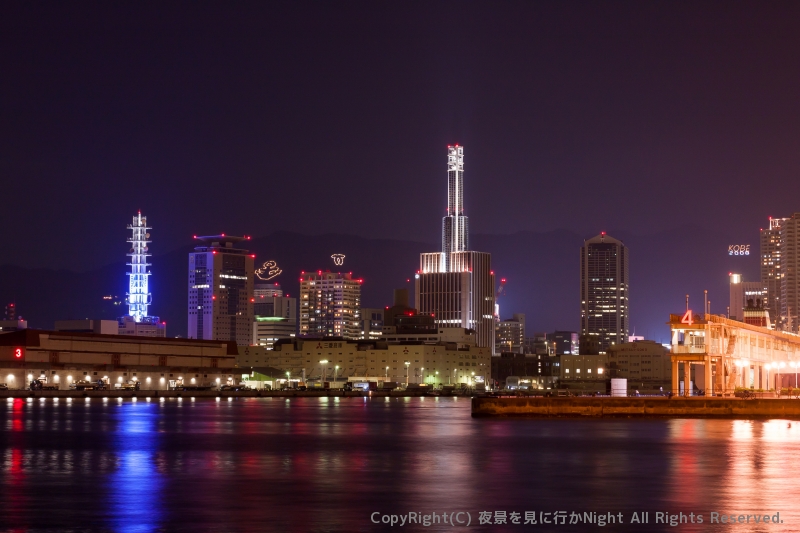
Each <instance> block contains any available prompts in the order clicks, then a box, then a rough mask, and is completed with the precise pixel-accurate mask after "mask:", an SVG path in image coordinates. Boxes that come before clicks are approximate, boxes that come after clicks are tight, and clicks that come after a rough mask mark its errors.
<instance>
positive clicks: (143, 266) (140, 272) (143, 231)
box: [127, 211, 152, 322]
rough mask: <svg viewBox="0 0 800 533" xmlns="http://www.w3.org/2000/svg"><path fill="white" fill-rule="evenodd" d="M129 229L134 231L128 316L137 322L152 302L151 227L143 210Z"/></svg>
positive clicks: (129, 273) (129, 254)
mask: <svg viewBox="0 0 800 533" xmlns="http://www.w3.org/2000/svg"><path fill="white" fill-rule="evenodd" d="M128 229H129V230H131V231H132V232H133V234H132V235H131V237H130V238H129V239H128V242H129V243H131V251H130V252H128V257H130V263H128V266H129V267H131V271H130V272H128V276H129V277H128V298H127V302H128V316H132V317H133V319H134V320H135V321H136V322H141V321H142V317H146V316H147V306H148V305H150V303H151V302H152V296H151V294H150V292H149V290H148V283H147V282H148V278H149V277H150V271H149V270H148V269H147V268H148V267H149V266H150V263H148V262H147V258H148V257H150V254H149V253H147V252H148V250H149V249H148V248H147V245H148V243H149V242H150V241H148V240H147V239H149V238H150V234H149V233H147V230H149V229H151V228H150V226H148V225H147V217H143V216H142V212H141V211H139V214H138V215H136V216H134V217H133V224H128Z"/></svg>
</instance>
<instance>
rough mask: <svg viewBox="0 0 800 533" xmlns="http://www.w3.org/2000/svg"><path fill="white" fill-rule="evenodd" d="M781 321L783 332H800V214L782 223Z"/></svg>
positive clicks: (795, 214)
mask: <svg viewBox="0 0 800 533" xmlns="http://www.w3.org/2000/svg"><path fill="white" fill-rule="evenodd" d="M780 267H781V319H782V322H783V330H784V331H789V332H791V333H798V332H800V319H799V318H800V213H794V214H793V215H792V216H791V217H789V218H786V219H784V220H783V222H782V223H781V256H780Z"/></svg>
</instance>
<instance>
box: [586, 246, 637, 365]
mask: <svg viewBox="0 0 800 533" xmlns="http://www.w3.org/2000/svg"><path fill="white" fill-rule="evenodd" d="M581 334H582V335H590V336H592V337H595V338H597V341H598V345H599V347H600V351H601V352H605V351H606V350H607V349H608V347H609V346H611V345H612V344H621V343H623V342H625V341H626V340H627V339H628V249H627V248H626V247H625V245H624V244H622V242H620V241H618V240H617V239H614V238H611V237H609V236H608V235H606V233H605V232H602V233H600V235H598V236H596V237H593V238H591V239H589V240H587V241H584V243H583V247H582V248H581Z"/></svg>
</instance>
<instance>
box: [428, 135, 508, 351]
mask: <svg viewBox="0 0 800 533" xmlns="http://www.w3.org/2000/svg"><path fill="white" fill-rule="evenodd" d="M468 248H469V227H468V224H467V217H466V216H464V148H463V147H462V146H458V145H456V146H448V147H447V216H445V217H444V219H443V220H442V251H441V252H432V253H423V254H421V255H420V269H419V271H418V272H417V275H416V276H415V292H416V307H417V309H418V310H419V312H420V313H425V314H430V315H432V316H433V317H434V319H435V320H436V324H437V326H438V327H440V328H445V327H447V328H467V329H473V330H475V332H476V336H475V337H476V342H477V343H478V346H481V347H484V348H489V349H491V350H492V351H494V340H495V331H494V329H495V328H494V326H495V324H494V272H492V269H491V255H490V254H488V253H484V252H472V251H468Z"/></svg>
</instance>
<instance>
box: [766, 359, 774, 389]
mask: <svg viewBox="0 0 800 533" xmlns="http://www.w3.org/2000/svg"><path fill="white" fill-rule="evenodd" d="M770 368H772V364H771V363H767V364H766V365H764V370H766V371H767V390H769V388H770V387H769V385H770V383H769V370H770Z"/></svg>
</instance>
